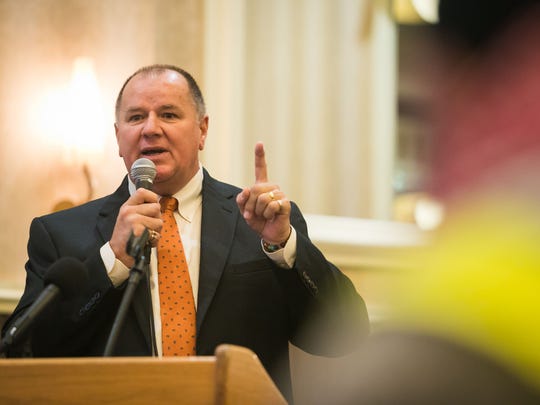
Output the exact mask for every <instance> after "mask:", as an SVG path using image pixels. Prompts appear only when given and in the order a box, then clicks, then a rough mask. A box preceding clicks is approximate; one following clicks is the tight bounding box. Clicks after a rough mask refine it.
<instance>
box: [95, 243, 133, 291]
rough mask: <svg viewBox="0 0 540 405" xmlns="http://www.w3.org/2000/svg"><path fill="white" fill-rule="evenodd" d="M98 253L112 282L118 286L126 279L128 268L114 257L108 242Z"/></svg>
mask: <svg viewBox="0 0 540 405" xmlns="http://www.w3.org/2000/svg"><path fill="white" fill-rule="evenodd" d="M99 253H100V254H101V260H103V264H104V265H105V270H107V274H108V276H109V278H110V280H111V282H112V284H113V285H114V286H115V287H118V286H119V285H120V284H122V283H123V282H124V281H126V280H127V279H128V277H129V268H127V266H126V265H124V263H122V262H121V261H120V260H118V259H117V258H116V256H115V255H114V252H113V250H112V248H111V245H110V244H109V242H107V243H105V244H104V245H103V246H102V247H101V249H99Z"/></svg>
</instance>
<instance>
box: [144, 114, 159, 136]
mask: <svg viewBox="0 0 540 405" xmlns="http://www.w3.org/2000/svg"><path fill="white" fill-rule="evenodd" d="M162 133H163V132H162V130H161V126H160V125H159V119H158V116H157V115H156V114H154V113H150V114H148V116H147V118H146V121H145V122H144V126H143V128H142V135H144V136H152V135H161V134H162Z"/></svg>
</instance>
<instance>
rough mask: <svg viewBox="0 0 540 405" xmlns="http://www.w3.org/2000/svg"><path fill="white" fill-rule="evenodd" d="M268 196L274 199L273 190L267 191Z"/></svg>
mask: <svg viewBox="0 0 540 405" xmlns="http://www.w3.org/2000/svg"><path fill="white" fill-rule="evenodd" d="M268 196H269V197H270V199H271V200H272V201H274V200H275V199H276V196H275V195H274V192H273V191H270V192H269V193H268Z"/></svg>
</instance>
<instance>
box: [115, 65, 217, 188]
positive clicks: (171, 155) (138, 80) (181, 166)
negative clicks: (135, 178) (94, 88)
mask: <svg viewBox="0 0 540 405" xmlns="http://www.w3.org/2000/svg"><path fill="white" fill-rule="evenodd" d="M207 130H208V117H207V116H205V117H204V118H202V119H199V116H198V114H197V111H196V109H195V104H194V101H193V99H192V97H191V93H190V91H189V87H188V84H187V81H186V80H185V79H184V77H183V76H182V75H180V74H179V73H177V72H174V71H169V70H167V71H165V72H163V73H150V74H139V75H137V76H135V77H134V78H132V79H131V80H130V81H129V83H128V84H127V85H126V87H125V89H124V94H123V97H122V101H121V104H120V109H119V112H118V117H117V122H116V124H115V131H116V140H117V142H118V150H119V154H120V157H122V158H123V159H124V163H125V165H126V168H127V170H128V172H129V170H130V169H131V165H132V164H133V162H135V160H137V159H139V158H141V157H145V158H147V159H150V160H151V161H153V162H154V164H155V165H156V169H157V175H156V179H155V180H154V187H153V191H154V192H156V193H157V194H159V195H172V194H174V193H175V192H177V191H178V190H180V189H181V188H182V187H183V186H184V185H185V184H186V183H187V182H188V181H189V180H190V179H191V178H192V177H193V175H194V174H195V173H196V172H197V170H199V151H200V150H203V149H204V142H205V140H206V133H207Z"/></svg>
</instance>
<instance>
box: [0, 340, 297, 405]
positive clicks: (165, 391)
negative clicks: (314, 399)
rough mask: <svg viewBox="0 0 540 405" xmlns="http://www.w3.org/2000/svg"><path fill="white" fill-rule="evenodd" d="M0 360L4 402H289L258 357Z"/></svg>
mask: <svg viewBox="0 0 540 405" xmlns="http://www.w3.org/2000/svg"><path fill="white" fill-rule="evenodd" d="M216 353H219V354H218V356H217V357H216V356H200V357H168V358H161V359H160V358H155V357H107V358H95V357H92V358H50V359H43V358H39V359H0V403H2V404H4V403H6V404H12V403H13V404H89V403H93V404H95V403H98V404H103V403H108V404H145V405H147V404H150V405H158V404H159V405H161V404H173V403H174V404H189V405H192V404H193V405H199V404H219V405H222V404H223V405H225V404H243V403H245V404H248V403H249V404H272V405H273V404H286V401H285V400H284V399H283V397H282V396H281V393H280V392H279V390H278V389H277V387H276V386H275V385H274V383H273V382H272V380H271V379H270V377H269V376H268V374H266V371H265V370H264V368H263V367H262V365H261V364H260V362H259V360H258V358H257V356H256V355H255V354H254V353H253V352H251V351H250V350H248V349H245V348H240V347H238V346H230V345H223V346H220V347H219V348H218V349H217V350H216Z"/></svg>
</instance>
